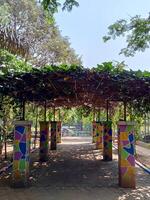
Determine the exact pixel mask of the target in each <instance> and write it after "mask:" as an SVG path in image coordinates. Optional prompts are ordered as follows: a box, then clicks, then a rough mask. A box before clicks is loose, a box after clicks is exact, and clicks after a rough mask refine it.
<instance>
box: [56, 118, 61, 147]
mask: <svg viewBox="0 0 150 200" xmlns="http://www.w3.org/2000/svg"><path fill="white" fill-rule="evenodd" d="M57 143H61V121H57Z"/></svg>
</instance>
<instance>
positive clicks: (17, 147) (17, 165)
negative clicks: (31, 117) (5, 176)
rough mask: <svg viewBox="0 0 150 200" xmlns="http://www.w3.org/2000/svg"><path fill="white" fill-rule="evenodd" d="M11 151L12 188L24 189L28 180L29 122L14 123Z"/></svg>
mask: <svg viewBox="0 0 150 200" xmlns="http://www.w3.org/2000/svg"><path fill="white" fill-rule="evenodd" d="M14 124H15V128H14V150H13V171H12V182H13V187H25V186H26V185H27V184H28V179H29V162H30V159H29V156H30V138H31V124H32V123H31V122H30V121H16V122H15V123H14Z"/></svg>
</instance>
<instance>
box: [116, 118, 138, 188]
mask: <svg viewBox="0 0 150 200" xmlns="http://www.w3.org/2000/svg"><path fill="white" fill-rule="evenodd" d="M118 130H119V131H118V158H119V162H118V164H119V185H120V186H121V187H124V188H135V138H134V122H125V121H122V122H119V123H118Z"/></svg>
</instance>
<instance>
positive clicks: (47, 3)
mask: <svg viewBox="0 0 150 200" xmlns="http://www.w3.org/2000/svg"><path fill="white" fill-rule="evenodd" d="M40 2H41V3H42V5H43V7H44V9H45V10H48V11H49V13H50V14H51V15H52V16H53V14H54V13H56V12H58V8H59V7H61V8H62V10H67V11H71V10H72V8H73V7H74V6H76V7H78V6H79V3H78V1H76V0H65V1H63V3H60V2H61V1H60V0H42V1H40Z"/></svg>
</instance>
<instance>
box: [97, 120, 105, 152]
mask: <svg viewBox="0 0 150 200" xmlns="http://www.w3.org/2000/svg"><path fill="white" fill-rule="evenodd" d="M103 130H104V125H103V123H102V122H96V149H103Z"/></svg>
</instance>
